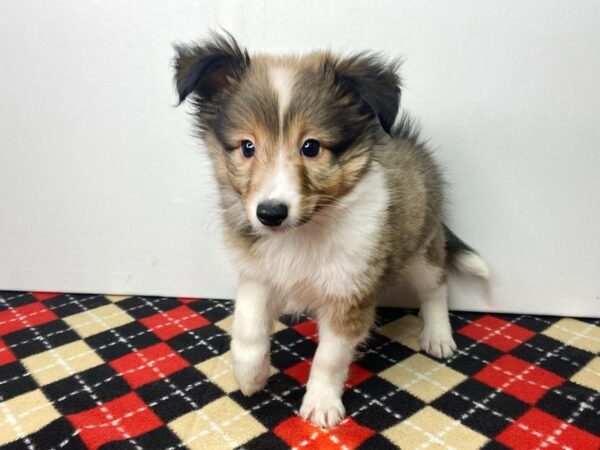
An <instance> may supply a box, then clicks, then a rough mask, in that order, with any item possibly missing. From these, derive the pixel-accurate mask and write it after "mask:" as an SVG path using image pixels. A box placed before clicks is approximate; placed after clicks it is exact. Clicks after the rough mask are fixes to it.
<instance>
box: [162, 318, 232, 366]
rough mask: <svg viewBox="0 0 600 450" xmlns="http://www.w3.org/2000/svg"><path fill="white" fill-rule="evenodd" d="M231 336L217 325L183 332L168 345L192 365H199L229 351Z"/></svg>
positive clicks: (170, 340)
mask: <svg viewBox="0 0 600 450" xmlns="http://www.w3.org/2000/svg"><path fill="white" fill-rule="evenodd" d="M229 341H230V337H229V335H228V334H227V333H226V332H225V331H224V330H222V329H221V328H219V327H218V326H216V325H207V326H205V327H202V328H199V329H196V330H192V331H186V332H183V333H181V334H179V335H177V336H175V337H173V338H171V339H169V340H167V341H166V342H167V344H169V346H171V348H173V350H175V351H176V352H177V353H178V354H179V355H180V356H181V357H183V358H184V359H186V360H187V361H188V362H189V363H190V364H192V365H194V364H198V363H200V362H202V361H205V360H207V359H209V358H212V357H214V356H217V355H222V354H223V353H225V352H226V351H227V350H228V349H229Z"/></svg>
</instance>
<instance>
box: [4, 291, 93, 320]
mask: <svg viewBox="0 0 600 450" xmlns="http://www.w3.org/2000/svg"><path fill="white" fill-rule="evenodd" d="M97 297H100V295H92V296H89V297H85V298H82V299H81V300H90V299H93V298H97ZM2 300H4V299H2ZM36 303H40V304H42V305H44V303H43V302H38V301H36V302H31V303H27V304H25V305H20V306H16V307H14V308H21V307H23V306H27V305H33V304H36ZM75 304H78V301H76V300H72V301H70V302H67V303H63V304H62V305H58V306H56V307H55V308H48V307H46V308H45V309H42V310H39V311H34V312H32V313H29V314H19V316H20V317H22V318H23V320H22V319H20V318H19V317H14V318H12V319H8V320H2V321H0V326H2V325H5V324H7V323H11V322H16V321H21V322H23V323H25V320H24V319H29V318H31V317H34V316H37V315H38V314H45V313H47V312H48V311H56V310H58V309H60V308H64V307H65V306H69V305H75ZM7 306H8V308H10V309H14V308H13V307H11V306H10V305H8V304H7ZM79 312H83V311H79ZM79 312H77V313H73V314H69V316H70V315H75V314H79ZM69 316H67V317H69ZM59 319H60V317H59ZM40 325H44V324H40Z"/></svg>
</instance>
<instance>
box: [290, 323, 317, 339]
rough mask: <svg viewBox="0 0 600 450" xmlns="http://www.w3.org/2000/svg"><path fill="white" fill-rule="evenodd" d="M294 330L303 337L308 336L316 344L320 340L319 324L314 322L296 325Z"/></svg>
mask: <svg viewBox="0 0 600 450" xmlns="http://www.w3.org/2000/svg"><path fill="white" fill-rule="evenodd" d="M292 330H296V331H297V332H298V333H300V334H301V335H302V336H306V337H307V338H309V339H312V340H313V341H315V342H316V341H317V340H318V334H319V330H318V328H317V322H315V321H314V320H307V321H306V322H302V323H299V324H296V325H294V326H293V327H292Z"/></svg>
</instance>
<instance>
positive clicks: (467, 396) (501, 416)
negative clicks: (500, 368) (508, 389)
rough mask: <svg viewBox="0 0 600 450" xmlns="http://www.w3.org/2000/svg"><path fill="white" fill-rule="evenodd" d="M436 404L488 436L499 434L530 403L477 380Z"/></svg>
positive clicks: (455, 388) (438, 408)
mask: <svg viewBox="0 0 600 450" xmlns="http://www.w3.org/2000/svg"><path fill="white" fill-rule="evenodd" d="M432 406H433V407H434V408H436V409H437V410H439V411H441V412H443V413H444V414H446V415H448V416H450V417H452V418H454V419H457V420H459V421H460V422H461V423H463V424H464V425H467V426H468V427H470V428H472V429H474V430H475V431H478V432H479V433H481V434H483V435H485V436H488V437H494V436H496V435H497V434H498V433H500V432H501V431H502V430H504V429H505V428H506V427H508V426H509V425H510V424H511V423H512V421H514V420H515V419H516V418H517V417H519V416H520V415H521V414H523V413H524V412H525V411H526V410H527V408H528V405H527V404H526V403H524V402H522V401H520V400H517V399H516V398H514V397H512V396H510V395H507V394H505V393H503V392H496V390H495V389H494V388H491V387H489V386H487V385H485V384H483V383H480V382H479V381H477V380H473V379H467V380H465V381H464V382H463V383H461V384H459V385H458V386H456V387H454V389H452V390H451V391H449V392H447V393H446V394H444V395H442V396H441V397H439V398H438V399H436V400H435V401H434V402H433V403H432Z"/></svg>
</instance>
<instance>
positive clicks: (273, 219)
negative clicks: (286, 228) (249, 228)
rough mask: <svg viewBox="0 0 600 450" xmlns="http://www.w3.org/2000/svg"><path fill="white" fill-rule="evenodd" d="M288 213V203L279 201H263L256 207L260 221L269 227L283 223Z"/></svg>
mask: <svg viewBox="0 0 600 450" xmlns="http://www.w3.org/2000/svg"><path fill="white" fill-rule="evenodd" d="M287 215H288V207H287V205H286V204H285V203H281V202H277V201H268V202H261V203H259V204H258V207H257V208H256V217H258V220H260V223H262V224H263V225H266V226H268V227H277V226H279V225H281V223H282V222H283V221H284V220H285V218H286V217H287Z"/></svg>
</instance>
